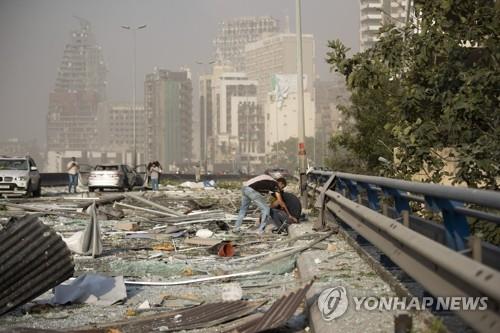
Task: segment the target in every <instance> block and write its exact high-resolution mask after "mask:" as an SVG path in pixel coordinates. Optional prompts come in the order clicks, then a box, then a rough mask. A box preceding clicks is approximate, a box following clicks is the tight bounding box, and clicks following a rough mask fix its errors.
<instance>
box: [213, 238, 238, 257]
mask: <svg viewBox="0 0 500 333" xmlns="http://www.w3.org/2000/svg"><path fill="white" fill-rule="evenodd" d="M234 252H235V251H234V246H233V244H232V243H231V242H230V241H223V242H221V243H219V244H216V245H214V246H212V247H210V248H209V249H208V253H211V254H217V255H218V256H219V257H232V256H234Z"/></svg>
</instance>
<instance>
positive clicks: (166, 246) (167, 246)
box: [153, 243, 175, 251]
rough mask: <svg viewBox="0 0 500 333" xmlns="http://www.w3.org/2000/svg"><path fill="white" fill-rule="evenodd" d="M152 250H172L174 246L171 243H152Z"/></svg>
mask: <svg viewBox="0 0 500 333" xmlns="http://www.w3.org/2000/svg"><path fill="white" fill-rule="evenodd" d="M153 250H156V251H174V250H175V246H174V244H172V243H161V244H155V245H153Z"/></svg>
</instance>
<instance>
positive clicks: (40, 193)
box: [33, 182, 42, 197]
mask: <svg viewBox="0 0 500 333" xmlns="http://www.w3.org/2000/svg"><path fill="white" fill-rule="evenodd" d="M41 195H42V184H41V182H38V187H37V189H36V190H35V191H33V196H34V197H39V196H41Z"/></svg>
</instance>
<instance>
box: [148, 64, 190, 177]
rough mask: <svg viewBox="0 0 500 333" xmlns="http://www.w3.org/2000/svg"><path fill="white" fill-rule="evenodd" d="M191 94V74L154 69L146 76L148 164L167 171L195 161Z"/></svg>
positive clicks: (185, 71)
mask: <svg viewBox="0 0 500 333" xmlns="http://www.w3.org/2000/svg"><path fill="white" fill-rule="evenodd" d="M192 94H193V87H192V82H191V75H190V72H189V71H188V70H182V71H178V72H174V71H169V70H164V69H157V68H156V69H155V70H154V72H153V73H150V74H148V75H146V81H145V83H144V110H145V117H146V130H145V131H146V134H145V137H146V143H145V144H146V149H145V151H146V154H145V158H146V160H148V161H150V160H158V161H159V162H160V163H161V164H162V165H163V167H164V169H165V170H172V171H175V170H176V169H177V168H187V167H188V166H189V165H190V164H191V158H192V144H193V132H192V121H193V120H192V108H193V106H192Z"/></svg>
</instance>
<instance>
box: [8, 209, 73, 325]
mask: <svg viewBox="0 0 500 333" xmlns="http://www.w3.org/2000/svg"><path fill="white" fill-rule="evenodd" d="M73 272H74V264H73V259H72V257H71V253H70V251H69V249H68V247H67V246H66V244H65V243H64V242H63V241H62V239H61V237H60V236H59V235H58V234H56V232H55V231H54V230H53V229H52V228H49V227H48V226H46V225H45V224H43V223H42V222H41V221H40V220H39V219H38V218H37V217H36V216H29V215H26V216H24V217H21V218H11V219H10V220H9V221H8V222H7V223H5V224H3V228H2V229H0V315H2V314H4V313H6V312H8V311H10V310H12V309H14V308H15V307H17V306H19V305H22V304H25V303H27V302H29V301H31V300H32V299H34V298H36V297H37V296H39V295H41V294H43V293H44V292H45V291H47V290H50V289H51V288H53V287H55V286H57V285H58V284H60V283H61V282H62V281H65V280H66V279H68V278H70V277H71V276H73Z"/></svg>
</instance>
